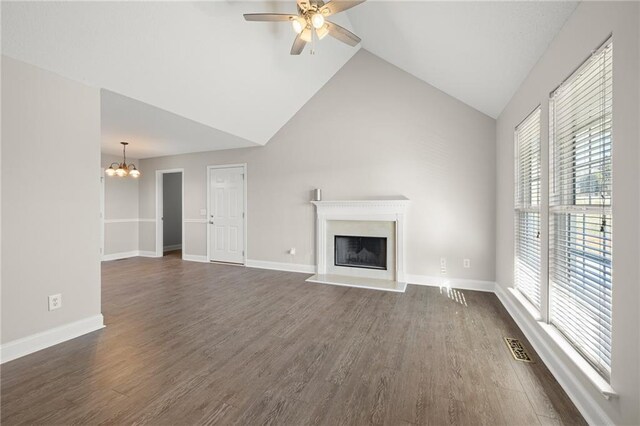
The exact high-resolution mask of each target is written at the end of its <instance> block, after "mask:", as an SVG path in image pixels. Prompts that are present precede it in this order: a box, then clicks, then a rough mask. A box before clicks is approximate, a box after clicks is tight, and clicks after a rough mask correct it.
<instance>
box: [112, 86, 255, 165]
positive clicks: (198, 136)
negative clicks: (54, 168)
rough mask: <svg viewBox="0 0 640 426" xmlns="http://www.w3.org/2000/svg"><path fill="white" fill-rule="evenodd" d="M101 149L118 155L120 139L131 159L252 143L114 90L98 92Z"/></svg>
mask: <svg viewBox="0 0 640 426" xmlns="http://www.w3.org/2000/svg"><path fill="white" fill-rule="evenodd" d="M100 104H101V105H100V115H101V125H102V152H106V153H108V154H115V155H120V154H121V152H122V146H121V145H120V141H129V142H131V144H130V145H129V146H128V147H127V155H129V156H131V158H140V159H142V158H152V157H161V156H164V155H176V154H186V153H189V152H203V151H216V150H219V149H230V148H243V147H249V146H256V144H255V143H253V142H250V141H248V140H246V139H243V138H240V137H238V136H234V135H232V134H230V133H226V132H223V131H221V130H218V129H214V128H213V127H210V126H205V125H204V124H200V123H197V122H195V121H192V120H189V119H187V118H184V117H181V116H179V115H177V114H173V113H171V112H167V111H164V110H161V109H160V108H156V107H154V106H151V105H149V104H145V103H144V102H140V101H136V100H134V99H131V98H127V97H126V96H122V95H119V94H117V93H113V92H109V91H108V90H102V92H101V93H100Z"/></svg>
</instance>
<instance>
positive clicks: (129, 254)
mask: <svg viewBox="0 0 640 426" xmlns="http://www.w3.org/2000/svg"><path fill="white" fill-rule="evenodd" d="M138 253H139V251H138V250H133V251H124V252H121V253H111V254H103V255H102V261H103V262H106V261H109V260H119V259H127V258H129V257H136V256H138Z"/></svg>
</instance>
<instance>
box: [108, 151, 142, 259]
mask: <svg viewBox="0 0 640 426" xmlns="http://www.w3.org/2000/svg"><path fill="white" fill-rule="evenodd" d="M114 162H115V163H120V162H122V156H115V155H109V154H105V153H102V157H101V168H102V170H104V169H105V168H106V167H109V166H110V165H111V163H114ZM131 162H132V163H134V164H136V165H138V164H139V163H140V162H139V160H136V159H130V158H128V157H127V163H131ZM104 219H105V222H104V254H105V255H110V254H116V253H127V252H132V251H137V250H138V180H137V179H133V178H130V177H126V178H121V177H118V176H106V175H105V176H104Z"/></svg>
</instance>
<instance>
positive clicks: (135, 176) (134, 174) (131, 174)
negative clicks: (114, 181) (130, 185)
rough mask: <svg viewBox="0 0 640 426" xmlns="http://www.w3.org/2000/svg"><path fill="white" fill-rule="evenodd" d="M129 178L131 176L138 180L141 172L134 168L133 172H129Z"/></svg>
mask: <svg viewBox="0 0 640 426" xmlns="http://www.w3.org/2000/svg"><path fill="white" fill-rule="evenodd" d="M129 176H131V177H132V178H137V177H139V176H140V172H139V171H138V169H136V168H135V167H134V168H133V170H131V171H130V172H129Z"/></svg>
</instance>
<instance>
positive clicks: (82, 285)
mask: <svg viewBox="0 0 640 426" xmlns="http://www.w3.org/2000/svg"><path fill="white" fill-rule="evenodd" d="M2 151H3V154H4V155H3V156H2V345H3V349H2V351H3V352H2V356H3V360H4V359H5V355H6V353H5V344H7V343H11V342H16V341H24V338H28V337H29V336H34V335H36V334H37V333H44V332H47V331H50V330H52V329H54V328H56V327H64V326H67V325H69V324H71V323H76V322H78V321H83V320H88V319H95V320H96V321H97V322H99V326H102V319H101V318H102V316H101V314H100V252H99V248H100V216H99V213H100V198H99V197H100V195H99V194H100V174H99V170H98V166H99V165H100V94H99V91H98V89H95V88H92V87H88V86H85V85H82V84H79V83H76V82H73V81H70V80H67V79H64V78H62V77H59V76H57V75H55V74H53V73H50V72H48V71H44V70H42V69H39V68H36V67H33V66H31V65H27V64H25V63H22V62H19V61H16V60H14V59H12V58H9V57H6V56H3V57H2ZM58 293H59V294H61V295H62V307H61V308H60V309H57V310H54V311H48V296H49V295H53V294H58ZM92 323H95V322H92ZM85 332H86V331H85ZM73 337H75V336H73ZM67 338H68V337H67ZM23 349H24V348H23Z"/></svg>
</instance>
